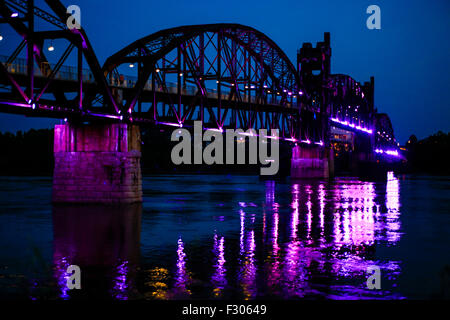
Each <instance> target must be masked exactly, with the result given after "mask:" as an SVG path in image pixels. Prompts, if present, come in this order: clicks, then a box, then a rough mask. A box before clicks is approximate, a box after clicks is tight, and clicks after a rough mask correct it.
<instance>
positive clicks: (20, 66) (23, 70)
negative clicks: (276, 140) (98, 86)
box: [0, 55, 291, 107]
mask: <svg viewBox="0 0 450 320" xmlns="http://www.w3.org/2000/svg"><path fill="white" fill-rule="evenodd" d="M0 61H1V62H2V63H3V64H4V65H5V67H6V69H7V70H8V72H10V73H12V74H22V75H26V74H27V61H26V59H22V58H16V59H14V61H12V62H11V63H8V64H6V62H7V61H8V57H7V56H4V55H0ZM54 69H55V64H53V63H44V64H41V65H37V68H35V76H37V77H44V78H46V77H48V76H49V75H50V73H51V71H52V70H54ZM82 76H83V82H86V83H94V82H95V80H94V76H93V74H92V73H91V72H90V70H87V69H83V70H82ZM54 78H55V79H58V80H65V81H78V71H77V68H76V67H70V66H61V67H60V69H59V70H58V72H56V74H55V77H54ZM136 82H137V78H136V77H132V76H124V77H123V81H119V78H118V77H114V76H111V77H110V78H109V84H110V85H111V86H112V87H116V88H128V89H129V88H133V87H134V86H135V84H136ZM165 84H166V88H167V92H169V93H173V94H177V93H178V86H177V84H176V83H173V82H166V83H165ZM144 90H146V91H153V88H152V83H151V81H147V83H146V84H145V86H144ZM206 90H207V92H206V95H207V97H208V98H212V99H218V98H219V93H218V92H217V90H216V89H209V88H208V89H206ZM156 91H157V92H165V90H164V88H163V87H161V86H158V87H156ZM181 94H182V95H188V96H195V95H196V94H197V87H196V86H192V85H186V86H182V87H181ZM229 94H230V91H229V90H226V89H222V91H221V95H220V96H221V99H222V100H228V99H229ZM241 99H242V101H244V102H250V103H255V104H257V103H261V102H260V101H258V99H257V97H255V96H252V95H247V94H242V93H241ZM231 101H238V99H237V97H236V95H233V96H232V98H231ZM267 103H269V104H272V105H281V102H280V101H279V100H277V99H273V98H270V97H268V99H267ZM284 105H285V106H287V107H290V106H291V104H290V103H287V104H286V103H285V104H284Z"/></svg>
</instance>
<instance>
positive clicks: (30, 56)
mask: <svg viewBox="0 0 450 320" xmlns="http://www.w3.org/2000/svg"><path fill="white" fill-rule="evenodd" d="M27 5H28V8H27V20H28V30H27V31H28V33H27V74H28V86H29V87H28V98H29V99H32V98H33V96H34V48H33V47H34V0H28V1H27Z"/></svg>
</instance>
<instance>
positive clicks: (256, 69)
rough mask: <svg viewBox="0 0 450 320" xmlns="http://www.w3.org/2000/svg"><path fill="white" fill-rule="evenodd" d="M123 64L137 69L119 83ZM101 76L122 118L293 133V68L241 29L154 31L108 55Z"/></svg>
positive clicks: (259, 37) (258, 36)
mask: <svg viewBox="0 0 450 320" xmlns="http://www.w3.org/2000/svg"><path fill="white" fill-rule="evenodd" d="M128 66H129V67H135V66H137V68H135V69H134V70H136V72H137V75H136V77H134V78H130V77H127V78H125V77H122V78H121V68H122V70H123V68H124V67H125V68H128ZM129 70H131V69H127V71H129ZM103 72H104V75H105V77H106V78H107V79H108V81H109V84H110V85H111V86H112V87H113V92H114V93H115V96H116V101H117V104H118V105H119V109H121V113H122V114H123V115H125V117H130V118H132V119H133V121H138V122H139V121H153V122H158V121H168V120H170V121H172V122H173V123H174V124H175V125H180V126H181V125H187V126H188V125H189V122H191V121H193V120H202V121H206V122H209V123H208V125H214V127H216V128H219V129H220V128H222V127H239V128H242V129H249V128H254V129H259V128H266V129H269V128H277V129H280V131H281V133H280V134H281V135H282V136H285V137H289V138H291V137H294V136H297V135H298V134H297V133H296V132H295V130H296V128H298V125H299V114H300V110H299V106H300V99H299V97H298V98H297V96H298V92H299V90H300V87H299V83H300V81H299V77H298V74H297V72H296V69H295V67H294V65H293V64H292V63H291V61H290V60H289V59H288V57H287V56H286V54H285V53H284V52H283V51H282V50H281V49H280V48H279V47H278V46H277V45H276V44H275V43H274V42H273V41H272V40H271V39H269V38H268V37H267V36H266V35H264V34H263V33H261V32H259V31H257V30H255V29H253V28H250V27H247V26H243V25H239V24H208V25H194V26H183V27H177V28H172V29H166V30H161V31H158V32H156V33H154V34H152V35H149V36H147V37H144V38H142V39H139V40H137V41H135V42H133V43H132V44H130V45H129V46H127V47H126V48H124V49H122V50H120V51H119V52H117V53H116V54H114V55H113V56H111V57H110V58H108V59H107V60H106V62H105V64H104V66H103ZM170 80H173V83H172V82H170ZM90 99H91V100H93V99H94V95H91V96H90ZM147 103H148V104H149V106H148V109H147V110H145V106H144V107H143V106H142V105H145V104H147ZM166 106H167V108H166ZM205 110H206V112H207V114H205ZM195 111H198V113H197V115H195Z"/></svg>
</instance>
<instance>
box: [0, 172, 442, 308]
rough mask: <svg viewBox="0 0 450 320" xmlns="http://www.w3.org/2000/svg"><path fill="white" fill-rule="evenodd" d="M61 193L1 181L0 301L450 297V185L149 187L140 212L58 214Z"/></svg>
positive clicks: (186, 182) (229, 181) (62, 210)
mask: <svg viewBox="0 0 450 320" xmlns="http://www.w3.org/2000/svg"><path fill="white" fill-rule="evenodd" d="M51 186H52V180H51V177H0V299H37V300H40V299H86V298H93V299H94V298H95V299H230V298H232V299H301V298H306V299H364V298H369V299H405V298H406V299H433V298H438V299H439V298H447V299H448V298H449V297H450V287H449V281H450V280H449V279H450V255H449V244H450V236H449V230H450V177H430V176H409V175H399V176H395V175H394V174H393V173H388V177H387V180H386V181H381V182H368V181H360V180H358V179H356V178H336V179H335V180H334V181H290V180H289V179H287V180H284V181H263V180H260V179H259V178H258V177H254V176H231V175H230V176H227V175H172V176H167V175H158V176H145V177H144V179H143V190H144V202H143V203H142V204H139V205H130V206H52V204H51V202H50V199H51ZM73 264H75V265H78V266H80V268H81V278H82V288H81V290H68V289H67V286H66V283H67V280H66V278H67V273H66V270H67V267H68V266H69V265H73ZM373 267H378V268H379V270H380V277H381V283H380V284H381V289H376V288H375V289H369V288H368V287H367V278H368V277H369V276H370V275H371V272H369V270H373V269H370V268H373Z"/></svg>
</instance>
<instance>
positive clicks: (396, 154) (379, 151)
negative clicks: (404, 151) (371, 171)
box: [375, 149, 400, 157]
mask: <svg viewBox="0 0 450 320" xmlns="http://www.w3.org/2000/svg"><path fill="white" fill-rule="evenodd" d="M375 152H376V153H380V154H382V153H384V154H387V155H390V156H394V157H399V156H400V155H399V154H398V151H397V150H383V149H375Z"/></svg>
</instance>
